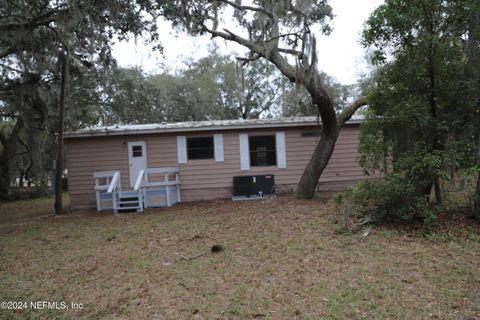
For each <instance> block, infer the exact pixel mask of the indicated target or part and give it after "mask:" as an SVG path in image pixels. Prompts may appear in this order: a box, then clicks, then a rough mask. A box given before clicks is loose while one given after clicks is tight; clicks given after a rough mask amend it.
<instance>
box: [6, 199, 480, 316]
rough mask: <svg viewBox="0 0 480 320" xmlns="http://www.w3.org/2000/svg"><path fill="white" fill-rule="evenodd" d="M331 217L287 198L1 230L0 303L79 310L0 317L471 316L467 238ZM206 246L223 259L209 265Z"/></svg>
mask: <svg viewBox="0 0 480 320" xmlns="http://www.w3.org/2000/svg"><path fill="white" fill-rule="evenodd" d="M23 204H24V203H22V202H18V203H17V207H18V208H17V209H18V210H19V211H21V208H22V205H23ZM28 205H29V206H31V204H28ZM0 210H2V207H0ZM39 211H41V210H40V209H39ZM333 211H334V210H333V208H332V206H331V205H330V204H329V202H328V201H326V200H324V199H323V200H312V201H298V200H295V199H293V198H292V197H290V196H287V197H279V198H276V199H270V200H263V201H244V202H232V201H227V200H225V201H210V202H198V203H184V204H179V205H176V206H175V207H173V208H169V209H150V210H148V211H147V212H146V213H143V214H135V213H132V214H122V215H116V216H114V215H112V214H111V213H100V214H99V213H94V212H83V213H80V214H75V215H72V216H67V217H52V216H49V217H47V218H44V219H34V218H32V220H31V221H30V222H28V223H26V224H25V223H22V224H19V225H12V221H11V219H9V220H8V221H7V222H3V221H2V222H0V260H1V261H2V263H1V264H0V301H39V300H41V301H43V300H46V301H66V302H67V303H68V304H69V303H70V302H77V303H82V304H83V309H82V310H60V311H59V310H26V311H16V312H10V311H4V310H3V311H2V310H0V318H5V319H15V318H18V319H24V318H39V319H43V318H74V317H75V318H84V319H98V318H105V319H319V318H325V319H347V318H353V319H374V318H376V319H386V318H388V319H430V318H436V319H478V318H479V317H480V304H479V302H480V289H479V288H480V235H479V231H478V229H474V228H470V229H468V230H467V231H468V232H465V230H461V232H458V233H457V232H456V231H455V227H454V226H452V230H450V231H449V237H446V238H425V237H421V236H417V235H416V234H412V233H409V232H403V231H397V230H392V229H374V230H373V231H372V232H371V233H370V234H369V235H368V236H363V235H362V233H358V234H340V233H339V232H336V230H338V225H337V224H335V217H334V216H333ZM0 214H3V212H0ZM24 222H25V221H24ZM7 225H8V226H7ZM214 244H219V245H222V246H223V248H224V251H222V252H219V253H211V252H210V248H211V246H212V245H214ZM203 252H207V253H206V254H204V255H201V256H198V257H196V256H197V255H199V254H201V253H203ZM185 257H195V258H194V259H185Z"/></svg>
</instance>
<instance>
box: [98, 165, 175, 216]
mask: <svg viewBox="0 0 480 320" xmlns="http://www.w3.org/2000/svg"><path fill="white" fill-rule="evenodd" d="M93 177H94V179H95V192H96V198H97V211H102V210H113V212H115V213H117V212H118V211H119V210H122V209H125V210H130V209H134V210H137V211H139V212H141V211H143V209H144V208H154V207H171V206H172V205H174V204H175V203H177V202H181V196H180V171H179V169H178V168H173V167H166V168H147V169H144V170H140V172H139V173H138V176H137V179H136V180H135V185H134V188H133V190H129V191H123V192H122V190H121V179H120V171H104V172H95V173H94V174H93Z"/></svg>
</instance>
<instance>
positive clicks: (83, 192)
mask: <svg viewBox="0 0 480 320" xmlns="http://www.w3.org/2000/svg"><path fill="white" fill-rule="evenodd" d="M312 130H313V128H312V127H295V128H279V129H277V130H272V129H257V130H251V129H250V130H221V131H209V132H205V131H204V132H185V133H174V134H169V133H158V134H148V135H123V136H103V137H85V138H73V139H67V140H66V150H67V154H66V156H67V167H68V175H69V192H70V199H71V200H70V203H71V207H72V208H73V209H80V208H93V207H95V191H94V179H93V173H94V172H97V171H112V170H120V172H121V179H122V189H124V190H127V189H129V172H128V142H130V141H145V143H146V147H147V159H148V161H147V162H148V167H149V168H155V167H178V168H179V169H180V182H181V194H182V201H195V200H206V199H218V198H229V197H231V196H232V188H233V185H232V177H233V176H239V175H256V174H273V175H275V185H276V189H277V192H287V191H293V190H294V188H295V186H296V184H297V183H298V181H299V179H300V177H301V175H302V173H303V170H304V168H305V166H306V164H307V162H308V161H309V159H310V157H311V155H312V152H313V150H314V148H315V146H316V144H317V142H318V139H319V137H302V132H304V131H312ZM277 131H283V132H285V148H286V159H287V167H286V168H283V169H280V168H277V167H276V166H269V167H250V169H249V170H248V171H241V170H240V143H239V134H240V133H248V134H249V135H268V134H272V135H274V134H275V132H277ZM215 133H221V134H223V150H224V161H223V162H215V160H214V159H208V160H189V161H188V162H187V163H185V164H179V163H178V158H177V136H178V135H185V136H187V137H202V136H203V137H204V136H212V135H213V134H215ZM358 141H359V125H358V124H351V125H346V126H345V127H344V128H343V129H342V130H341V132H340V136H339V138H338V141H337V144H336V147H335V151H334V152H333V155H332V157H331V159H330V162H329V164H328V166H327V168H326V169H325V171H324V173H323V174H322V177H321V179H320V184H319V186H320V187H321V189H331V188H333V189H338V188H340V187H341V186H342V185H345V184H346V183H351V182H353V181H357V180H360V179H364V178H365V176H364V175H363V173H362V169H361V168H360V166H359V165H358V163H357V154H358V152H357V149H358Z"/></svg>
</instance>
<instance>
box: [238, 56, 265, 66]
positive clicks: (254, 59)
mask: <svg viewBox="0 0 480 320" xmlns="http://www.w3.org/2000/svg"><path fill="white" fill-rule="evenodd" d="M260 58H261V56H260V55H258V54H254V55H253V57H251V58H242V57H237V60H238V61H242V67H243V66H245V65H246V64H247V63H249V62H253V61H256V60H258V59H260Z"/></svg>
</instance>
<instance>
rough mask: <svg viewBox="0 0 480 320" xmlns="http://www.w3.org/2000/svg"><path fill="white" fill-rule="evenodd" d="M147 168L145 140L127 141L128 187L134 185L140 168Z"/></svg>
mask: <svg viewBox="0 0 480 320" xmlns="http://www.w3.org/2000/svg"><path fill="white" fill-rule="evenodd" d="M146 168H147V146H146V144H145V141H134V142H129V143H128V171H129V173H130V188H133V187H134V186H135V182H136V181H137V176H138V173H139V172H140V170H143V169H146Z"/></svg>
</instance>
